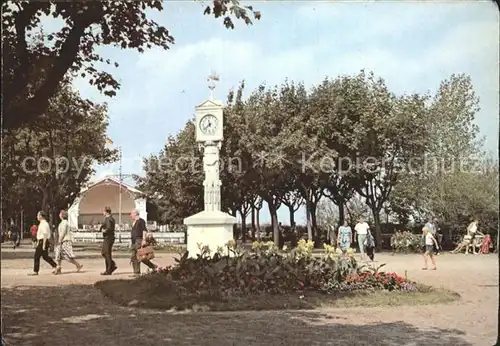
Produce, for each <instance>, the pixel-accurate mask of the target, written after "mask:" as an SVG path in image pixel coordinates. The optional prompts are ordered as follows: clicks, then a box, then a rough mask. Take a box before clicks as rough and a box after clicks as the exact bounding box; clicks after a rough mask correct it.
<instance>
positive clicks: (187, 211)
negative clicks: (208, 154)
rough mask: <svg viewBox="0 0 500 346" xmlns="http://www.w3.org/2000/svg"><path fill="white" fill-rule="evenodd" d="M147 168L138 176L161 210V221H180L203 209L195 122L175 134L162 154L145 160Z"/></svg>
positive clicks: (142, 185) (144, 188)
mask: <svg viewBox="0 0 500 346" xmlns="http://www.w3.org/2000/svg"><path fill="white" fill-rule="evenodd" d="M144 171H145V172H146V176H145V177H139V176H136V177H135V179H136V181H137V184H138V187H139V189H141V190H142V191H144V192H145V193H146V194H147V195H148V197H149V198H150V199H151V202H152V203H155V204H156V205H157V206H158V208H159V209H160V210H161V211H162V212H160V213H159V214H160V215H161V216H160V220H158V221H160V222H162V223H177V224H179V223H180V224H181V223H182V220H183V219H184V218H186V217H188V216H190V215H192V214H195V213H197V212H199V211H201V210H202V209H203V168H202V153H201V152H200V150H199V149H198V145H197V143H196V138H195V127H194V125H193V123H192V122H188V123H187V124H186V126H185V127H184V129H183V130H182V131H181V132H180V133H179V134H178V135H177V136H176V137H170V138H169V139H168V141H167V143H166V145H165V148H164V149H163V150H162V151H161V152H160V153H159V155H151V156H150V157H149V158H146V159H145V160H144Z"/></svg>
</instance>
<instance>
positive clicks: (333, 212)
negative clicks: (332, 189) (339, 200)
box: [317, 198, 339, 229]
mask: <svg viewBox="0 0 500 346" xmlns="http://www.w3.org/2000/svg"><path fill="white" fill-rule="evenodd" d="M317 218H318V225H319V226H321V227H322V228H324V229H330V228H332V227H333V228H336V227H335V226H336V225H337V224H338V222H339V213H338V208H336V205H335V204H334V203H333V202H332V201H331V200H330V199H328V198H322V199H321V200H320V201H319V203H318V209H317Z"/></svg>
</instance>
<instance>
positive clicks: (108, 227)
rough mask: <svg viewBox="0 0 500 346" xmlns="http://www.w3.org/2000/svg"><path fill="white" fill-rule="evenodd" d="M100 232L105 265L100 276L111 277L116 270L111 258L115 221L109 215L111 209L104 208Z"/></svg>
mask: <svg viewBox="0 0 500 346" xmlns="http://www.w3.org/2000/svg"><path fill="white" fill-rule="evenodd" d="M100 230H101V231H102V239H103V241H102V251H101V254H102V257H104V261H105V263H106V270H105V271H104V272H103V273H101V275H111V274H113V272H114V271H115V270H116V269H117V267H116V263H115V261H113V258H112V252H113V244H114V242H115V219H114V218H113V216H112V215H111V208H110V207H104V221H103V223H102V225H101V229H100Z"/></svg>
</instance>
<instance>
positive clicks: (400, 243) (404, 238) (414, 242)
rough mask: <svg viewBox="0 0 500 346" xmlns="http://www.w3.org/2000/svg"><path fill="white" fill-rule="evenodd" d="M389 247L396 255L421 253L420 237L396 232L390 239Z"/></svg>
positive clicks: (405, 232) (409, 233)
mask: <svg viewBox="0 0 500 346" xmlns="http://www.w3.org/2000/svg"><path fill="white" fill-rule="evenodd" d="M391 247H392V251H393V252H398V253H419V252H422V248H423V242H422V235H416V234H413V233H411V232H407V231H404V232H400V231H397V232H396V233H394V234H393V236H392V237H391Z"/></svg>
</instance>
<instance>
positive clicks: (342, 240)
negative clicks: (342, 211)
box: [337, 221, 353, 256]
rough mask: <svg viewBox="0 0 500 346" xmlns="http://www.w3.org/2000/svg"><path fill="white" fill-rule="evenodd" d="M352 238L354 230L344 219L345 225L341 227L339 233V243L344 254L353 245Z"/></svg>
mask: <svg viewBox="0 0 500 346" xmlns="http://www.w3.org/2000/svg"><path fill="white" fill-rule="evenodd" d="M352 242H353V239H352V230H351V227H349V223H348V222H347V221H344V225H343V226H340V227H339V235H338V237H337V244H338V246H339V247H340V249H341V250H342V254H344V256H345V255H346V254H347V250H348V249H349V248H350V247H351V243H352Z"/></svg>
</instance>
